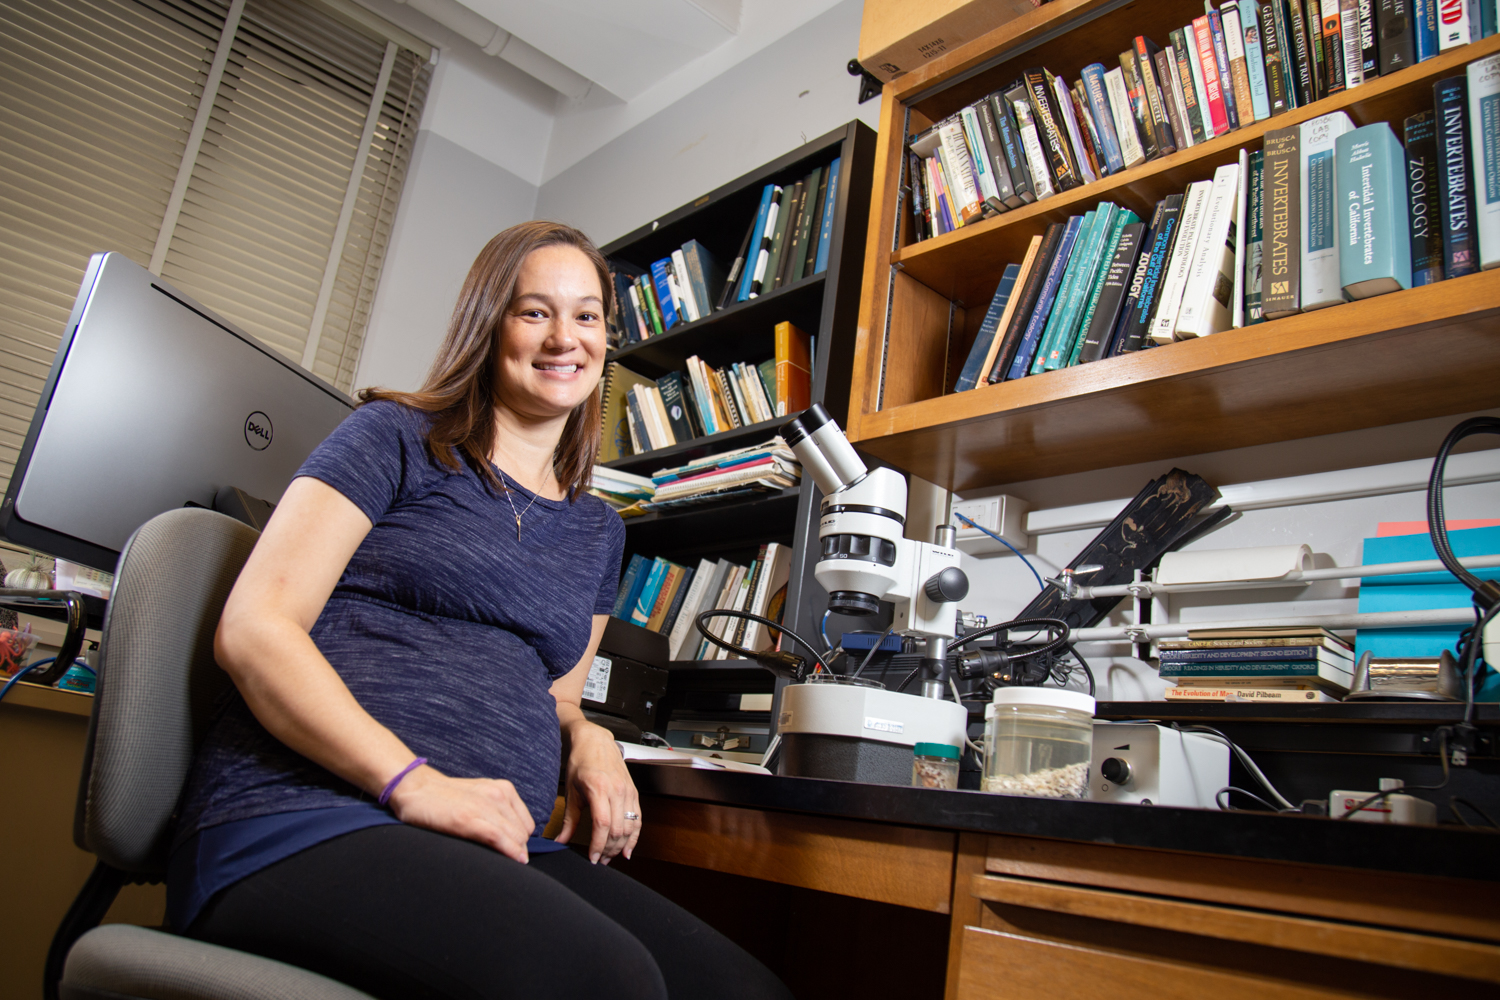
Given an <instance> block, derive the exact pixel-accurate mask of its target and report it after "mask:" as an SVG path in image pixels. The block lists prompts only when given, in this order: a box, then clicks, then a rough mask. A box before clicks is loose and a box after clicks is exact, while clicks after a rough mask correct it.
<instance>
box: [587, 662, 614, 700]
mask: <svg viewBox="0 0 1500 1000" xmlns="http://www.w3.org/2000/svg"><path fill="white" fill-rule="evenodd" d="M613 666H614V663H613V662H612V661H611V660H610V659H609V657H607V656H596V657H594V662H593V663H592V664H590V665H589V675H588V678H587V679H586V680H584V682H583V700H584V701H597V702H599V703H600V704H601V705H602V704H604V703H605V702H606V701H608V700H609V671H610V669H611V668H612V667H613Z"/></svg>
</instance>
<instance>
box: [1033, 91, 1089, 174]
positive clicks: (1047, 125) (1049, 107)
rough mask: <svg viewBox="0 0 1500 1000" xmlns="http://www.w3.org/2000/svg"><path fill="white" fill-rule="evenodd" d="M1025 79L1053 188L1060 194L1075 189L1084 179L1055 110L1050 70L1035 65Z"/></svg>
mask: <svg viewBox="0 0 1500 1000" xmlns="http://www.w3.org/2000/svg"><path fill="white" fill-rule="evenodd" d="M1023 79H1024V81H1025V86H1026V92H1027V93H1028V95H1029V96H1030V101H1031V115H1032V120H1033V122H1035V124H1036V129H1037V137H1038V139H1039V140H1040V141H1041V145H1042V153H1043V154H1044V155H1045V157H1046V162H1047V169H1048V170H1049V171H1050V172H1051V175H1052V186H1053V188H1054V189H1056V190H1058V191H1067V190H1069V189H1071V188H1075V187H1077V186H1078V185H1079V184H1080V183H1082V179H1081V177H1080V175H1079V172H1078V167H1077V166H1076V164H1074V162H1073V155H1072V152H1071V150H1070V149H1069V148H1068V141H1067V138H1066V137H1065V135H1064V131H1063V126H1062V124H1061V123H1060V122H1059V121H1058V119H1057V114H1056V113H1054V112H1055V107H1054V104H1053V99H1052V95H1051V93H1050V88H1049V87H1048V85H1047V71H1046V70H1045V69H1043V68H1042V67H1040V66H1033V67H1031V68H1030V69H1028V70H1026V72H1025V74H1024V76H1023Z"/></svg>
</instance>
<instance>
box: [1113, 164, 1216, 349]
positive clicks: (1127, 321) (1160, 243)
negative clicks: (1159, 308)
mask: <svg viewBox="0 0 1500 1000" xmlns="http://www.w3.org/2000/svg"><path fill="white" fill-rule="evenodd" d="M1210 186H1211V185H1210ZM1183 201H1184V196H1183V195H1180V194H1173V195H1168V196H1167V197H1166V198H1164V199H1163V200H1162V201H1161V202H1160V203H1159V204H1158V211H1159V213H1160V218H1159V219H1156V218H1153V224H1152V227H1151V233H1150V236H1149V239H1148V242H1147V243H1146V245H1145V252H1144V254H1143V255H1142V257H1141V260H1140V263H1139V264H1138V265H1137V268H1136V274H1135V277H1134V278H1132V280H1131V285H1130V293H1129V294H1130V298H1131V300H1132V301H1131V302H1130V304H1129V310H1128V312H1126V313H1124V314H1122V315H1121V323H1122V324H1123V325H1122V326H1121V328H1120V330H1119V332H1118V333H1117V334H1116V339H1115V345H1114V347H1113V348H1112V350H1111V353H1112V354H1122V353H1125V352H1127V351H1137V350H1140V349H1141V347H1142V346H1143V345H1144V343H1145V341H1146V338H1147V335H1148V334H1149V333H1150V326H1151V317H1152V316H1153V315H1155V312H1156V303H1157V299H1158V295H1159V294H1160V291H1161V282H1162V277H1163V275H1165V274H1166V270H1167V261H1168V258H1169V257H1170V256H1171V253H1172V246H1173V244H1174V243H1175V242H1176V240H1177V230H1178V226H1179V225H1180V223H1181V219H1182V203H1183Z"/></svg>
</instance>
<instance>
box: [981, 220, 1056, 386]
mask: <svg viewBox="0 0 1500 1000" xmlns="http://www.w3.org/2000/svg"><path fill="white" fill-rule="evenodd" d="M1066 230H1067V226H1065V225H1063V224H1062V223H1060V222H1054V223H1053V224H1052V225H1050V226H1048V227H1047V231H1046V232H1045V233H1043V234H1042V242H1041V246H1039V247H1038V248H1037V252H1036V256H1035V258H1033V260H1032V263H1031V269H1030V270H1029V271H1027V272H1026V276H1025V277H1024V278H1022V279H1021V287H1020V289H1019V291H1018V292H1016V293H1015V295H1016V296H1018V297H1017V298H1016V304H1015V308H1013V309H1012V308H1009V307H1008V306H1007V309H1008V311H1009V312H1010V318H1009V319H1008V320H1007V321H1006V322H1005V327H1004V329H1002V330H1001V331H1000V343H999V346H998V347H997V348H996V351H995V360H994V361H993V362H992V363H991V365H990V372H989V375H988V377H987V378H986V379H985V381H986V382H988V383H990V384H994V383H996V382H1003V381H1004V380H1005V379H1006V377H1007V374H1008V373H1009V372H1010V368H1011V365H1012V363H1014V361H1015V359H1016V355H1017V353H1018V352H1019V350H1020V347H1021V340H1022V338H1023V337H1024V335H1025V333H1026V326H1027V322H1028V321H1029V320H1030V318H1031V314H1032V312H1033V311H1034V310H1035V309H1036V303H1037V300H1038V299H1039V298H1040V297H1041V294H1042V287H1043V285H1044V284H1045V283H1046V280H1047V274H1048V272H1049V269H1050V268H1051V265H1052V258H1053V257H1054V256H1056V254H1057V248H1058V246H1059V245H1060V244H1061V242H1062V238H1063V234H1064V233H1065V232H1066Z"/></svg>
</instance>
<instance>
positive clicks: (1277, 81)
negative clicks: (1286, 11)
mask: <svg viewBox="0 0 1500 1000" xmlns="http://www.w3.org/2000/svg"><path fill="white" fill-rule="evenodd" d="M1259 24H1260V44H1261V52H1262V55H1263V57H1264V59H1265V64H1266V99H1267V101H1268V103H1269V112H1270V114H1272V115H1279V114H1281V113H1282V112H1283V111H1286V110H1288V109H1289V108H1291V107H1292V104H1291V102H1290V101H1289V100H1288V95H1287V79H1286V63H1285V56H1284V53H1283V51H1282V48H1281V38H1280V35H1279V34H1278V32H1277V29H1276V0H1267V2H1266V3H1262V4H1261V5H1260V7H1259Z"/></svg>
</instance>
